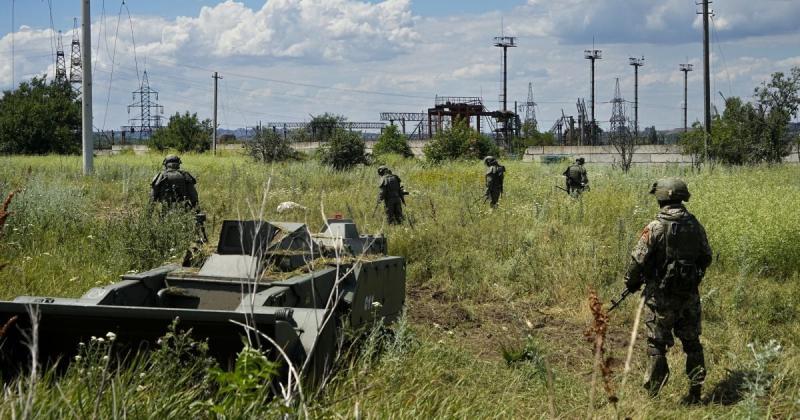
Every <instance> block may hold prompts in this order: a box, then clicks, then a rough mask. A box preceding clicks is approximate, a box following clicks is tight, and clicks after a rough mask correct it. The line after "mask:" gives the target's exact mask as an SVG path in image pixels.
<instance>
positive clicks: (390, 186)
mask: <svg viewBox="0 0 800 420" xmlns="http://www.w3.org/2000/svg"><path fill="white" fill-rule="evenodd" d="M378 190H379V192H378V201H388V200H403V195H404V193H403V185H402V181H401V180H400V177H399V176H397V175H395V174H386V175H384V176H382V177H381V183H380V185H379V186H378Z"/></svg>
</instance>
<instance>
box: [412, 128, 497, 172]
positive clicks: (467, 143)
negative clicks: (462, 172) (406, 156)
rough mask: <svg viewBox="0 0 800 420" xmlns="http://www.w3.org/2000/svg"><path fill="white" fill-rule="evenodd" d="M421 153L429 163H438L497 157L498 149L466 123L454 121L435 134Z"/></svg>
mask: <svg viewBox="0 0 800 420" xmlns="http://www.w3.org/2000/svg"><path fill="white" fill-rule="evenodd" d="M423 152H424V153H425V157H426V158H427V159H428V160H429V161H431V162H434V163H439V162H443V161H446V160H454V159H481V158H483V157H484V156H486V155H497V154H498V153H499V152H500V149H499V148H498V147H497V145H496V144H494V142H493V141H492V140H491V139H490V138H488V137H486V136H484V135H482V134H481V133H478V132H477V131H475V130H473V129H472V128H471V127H470V126H469V125H468V124H467V123H466V122H464V121H456V122H455V124H453V126H452V127H450V128H447V129H445V130H442V131H439V132H438V133H436V135H435V136H434V137H433V139H431V141H430V142H428V144H426V145H425V147H424V148H423Z"/></svg>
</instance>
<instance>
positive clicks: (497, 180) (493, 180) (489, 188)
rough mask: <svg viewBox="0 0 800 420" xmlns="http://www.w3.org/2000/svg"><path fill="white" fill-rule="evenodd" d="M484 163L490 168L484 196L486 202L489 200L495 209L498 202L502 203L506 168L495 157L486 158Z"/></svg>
mask: <svg viewBox="0 0 800 420" xmlns="http://www.w3.org/2000/svg"><path fill="white" fill-rule="evenodd" d="M483 163H485V164H486V166H487V167H488V168H487V169H486V191H485V192H484V194H483V197H484V201H486V200H488V201H489V203H490V205H491V206H492V208H495V207H497V202H498V201H500V195H501V194H503V179H504V177H505V173H506V167H505V166H503V165H501V164H500V163H498V162H497V159H495V158H494V156H486V157H485V158H483Z"/></svg>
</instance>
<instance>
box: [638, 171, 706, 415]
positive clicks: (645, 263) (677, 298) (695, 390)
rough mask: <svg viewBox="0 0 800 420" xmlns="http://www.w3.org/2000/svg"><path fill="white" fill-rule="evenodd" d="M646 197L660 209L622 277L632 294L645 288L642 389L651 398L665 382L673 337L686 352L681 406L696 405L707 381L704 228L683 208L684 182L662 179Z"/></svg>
mask: <svg viewBox="0 0 800 420" xmlns="http://www.w3.org/2000/svg"><path fill="white" fill-rule="evenodd" d="M650 194H653V195H655V197H656V200H658V204H659V206H660V207H661V210H660V211H659V213H658V215H657V216H656V219H655V220H653V221H652V222H650V223H649V224H648V225H647V226H645V228H644V230H643V231H642V235H641V237H640V238H639V242H638V243H637V244H636V247H635V248H634V250H633V253H632V254H631V256H632V258H631V262H630V264H629V266H628V271H627V273H626V275H625V287H626V288H627V289H628V291H630V292H636V291H638V290H639V289H640V288H641V287H642V285H644V297H645V299H646V300H645V304H646V305H647V308H648V314H647V318H646V320H645V323H646V325H647V346H648V355H649V358H650V360H649V367H648V370H647V376H646V382H645V384H644V386H645V388H646V389H647V391H648V392H649V394H650V396H652V397H655V396H656V395H657V394H658V392H659V391H660V389H661V387H663V386H664V384H665V383H666V382H667V379H668V378H669V367H668V366H667V351H668V350H669V348H670V347H672V346H673V345H674V344H675V341H674V339H673V333H674V335H675V336H677V337H678V338H679V339H680V340H681V344H682V345H683V351H684V353H686V374H687V375H688V376H689V384H690V385H689V393H688V394H687V395H686V397H684V399H683V402H684V403H686V404H697V403H699V402H700V401H701V392H702V387H703V382H704V380H705V377H706V367H705V358H704V355H703V346H702V344H700V331H701V328H700V323H701V310H700V294H699V292H698V286H699V285H700V282H701V280H702V279H703V276H704V275H705V272H706V268H708V266H709V265H710V264H711V260H712V253H711V248H710V247H709V244H708V238H707V237H706V232H705V229H704V228H703V225H702V224H700V222H699V221H698V220H697V219H696V218H695V217H694V216H693V215H692V214H691V213H689V211H688V210H686V207H684V204H683V202H684V201H689V197H690V194H689V189H688V187H687V185H686V183H685V182H683V181H682V180H680V179H677V178H667V179H661V180H659V181H658V182H656V183H655V184H653V186H652V188H651V190H650Z"/></svg>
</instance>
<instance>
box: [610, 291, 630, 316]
mask: <svg viewBox="0 0 800 420" xmlns="http://www.w3.org/2000/svg"><path fill="white" fill-rule="evenodd" d="M629 294H631V291H630V290H628V288H625V290H623V291H622V294H621V295H620V296H619V299H617V300H614V299H611V307H610V308H608V312H611V311H613V310H614V309H617V307H618V306H619V304H620V303H622V301H623V300H625V298H626V297H628V295H629Z"/></svg>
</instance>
